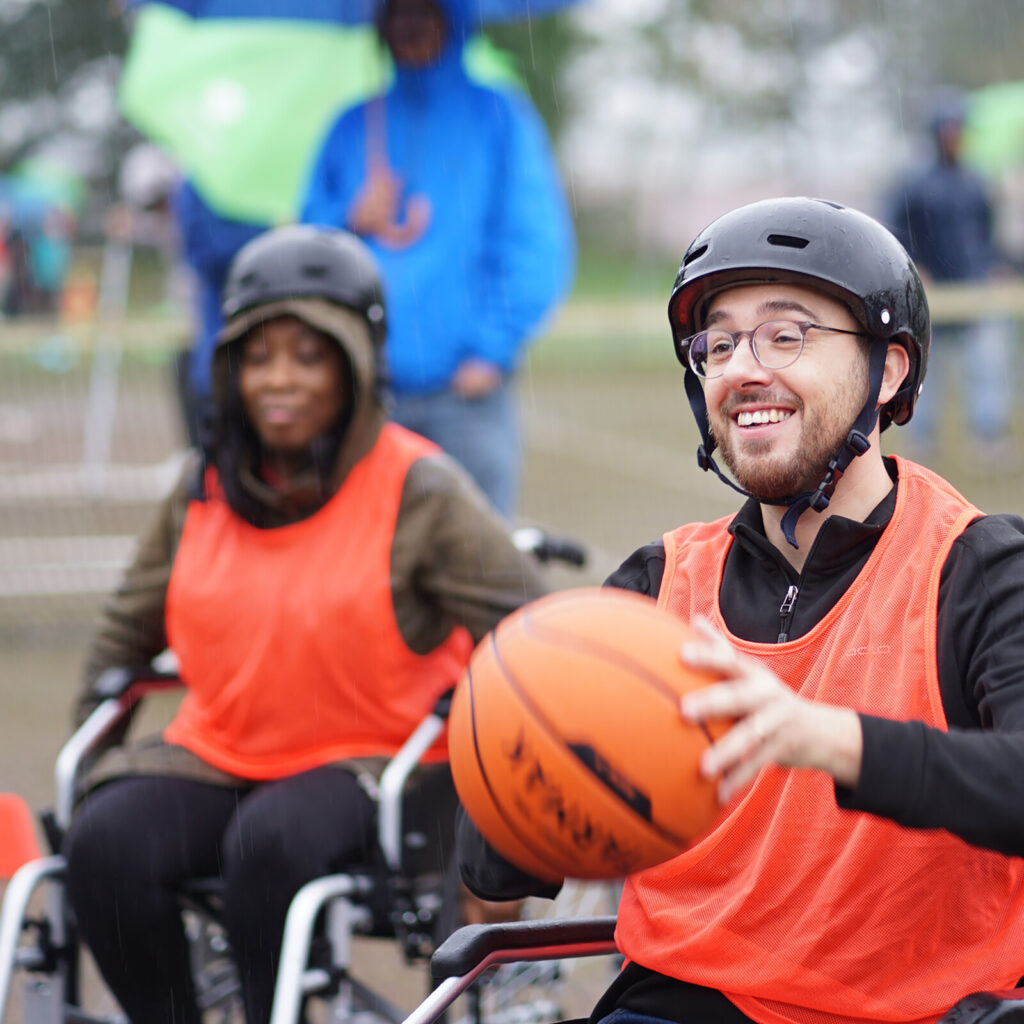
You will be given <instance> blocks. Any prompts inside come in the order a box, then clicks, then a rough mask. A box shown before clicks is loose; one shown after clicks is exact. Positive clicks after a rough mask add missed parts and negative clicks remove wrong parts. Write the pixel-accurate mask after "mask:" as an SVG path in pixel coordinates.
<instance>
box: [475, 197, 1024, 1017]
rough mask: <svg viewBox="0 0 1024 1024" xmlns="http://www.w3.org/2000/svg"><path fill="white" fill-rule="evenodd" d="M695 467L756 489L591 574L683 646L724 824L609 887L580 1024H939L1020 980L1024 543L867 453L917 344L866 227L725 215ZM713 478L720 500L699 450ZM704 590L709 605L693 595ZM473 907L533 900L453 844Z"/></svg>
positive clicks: (925, 337) (504, 867)
mask: <svg viewBox="0 0 1024 1024" xmlns="http://www.w3.org/2000/svg"><path fill="white" fill-rule="evenodd" d="M669 320H670V323H671V326H672V333H673V342H674V346H675V352H676V356H677V357H678V359H679V360H680V362H681V363H682V365H683V366H684V368H685V383H686V390H687V394H688V397H689V400H690V404H691V407H692V409H693V411H694V414H695V416H696V420H697V424H698V430H699V433H700V438H701V442H700V447H699V451H698V462H699V465H700V466H701V467H702V468H703V469H710V470H713V471H715V472H719V473H720V475H722V476H723V478H724V479H726V480H727V482H729V483H730V485H731V486H733V487H735V488H736V489H737V490H739V491H741V493H744V494H746V495H747V501H746V503H745V504H744V505H743V507H742V508H741V509H740V511H739V512H738V514H737V515H735V516H734V517H731V518H726V519H722V520H720V521H718V522H714V523H707V524H705V523H696V524H688V525H686V526H682V527H680V528H678V529H676V530H672V531H670V532H668V533H666V534H665V535H664V537H663V538H662V540H660V541H658V542H655V543H652V544H649V545H646V546H645V547H643V548H641V549H639V550H638V551H637V552H636V553H635V554H633V555H632V556H631V557H630V558H628V559H627V560H626V561H625V562H624V563H623V565H622V566H621V568H620V569H618V570H617V571H616V572H615V573H613V574H612V576H611V577H610V578H609V580H608V584H609V585H611V586H618V587H624V588H626V589H630V590H635V591H639V592H641V593H644V594H649V595H651V596H653V597H656V598H657V600H658V602H659V604H660V605H661V606H662V607H663V608H666V609H668V610H670V611H672V612H674V613H676V614H678V615H680V616H681V617H683V618H684V619H687V620H692V621H693V622H694V624H695V625H697V626H698V628H699V632H700V634H701V637H702V639H701V641H700V642H697V643H695V644H693V645H692V646H688V647H687V648H686V649H685V650H684V651H683V652H682V657H683V658H684V660H685V661H686V662H687V663H688V664H690V665H692V666H693V667H694V668H698V669H707V670H710V671H711V672H713V673H715V674H717V675H719V676H720V678H721V681H720V682H717V683H715V684H713V685H710V686H708V687H706V688H704V689H702V690H699V691H696V692H694V693H692V694H690V695H688V696H687V698H685V700H684V702H683V705H682V709H681V713H682V715H683V716H684V717H685V718H686V719H689V720H691V721H693V722H705V721H711V720H715V719H721V718H723V717H724V718H727V719H734V720H735V722H734V724H733V725H732V727H731V728H730V729H729V730H728V731H727V732H726V733H725V734H724V735H723V736H722V737H721V738H720V739H719V740H717V742H715V743H713V744H712V745H711V746H710V747H709V748H708V750H707V751H706V753H705V754H704V756H703V759H702V764H701V769H702V771H703V773H704V774H705V775H706V776H708V777H710V778H714V779H717V780H718V783H717V784H718V791H719V795H720V799H721V802H722V805H723V815H722V817H721V818H720V819H719V821H718V822H717V823H716V825H715V826H714V827H713V828H712V830H711V831H710V832H709V833H708V835H706V836H705V837H704V838H702V839H701V840H698V841H697V842H696V843H694V844H693V845H692V847H691V848H689V849H688V850H687V851H685V852H684V853H682V854H681V855H680V856H678V857H677V858H675V859H674V860H671V861H668V862H667V863H665V864H663V865H659V866H657V867H654V868H651V869H649V870H646V871H642V872H639V873H637V874H635V875H633V876H631V877H629V878H627V879H626V882H625V888H624V891H623V896H622V900H621V903H620V907H619V915H618V930H617V934H616V938H617V943H618V945H619V948H620V950H621V951H622V953H623V954H624V955H625V957H626V961H627V963H626V966H625V969H624V970H623V971H622V973H621V974H620V975H619V977H618V978H617V979H616V981H615V982H614V983H613V984H612V986H611V988H610V989H609V990H608V992H607V993H606V994H605V995H604V997H603V998H602V999H601V1001H600V1003H599V1005H598V1007H597V1009H596V1010H595V1012H594V1015H593V1018H592V1019H593V1020H594V1021H597V1020H601V1019H603V1018H609V1019H611V1018H610V1015H614V1018H615V1020H617V1021H628V1022H631V1024H637V1022H638V1021H641V1022H649V1021H654V1020H663V1021H664V1020H668V1021H677V1022H679V1024H707V1022H712V1021H713V1022H715V1024H730V1022H732V1024H736V1022H745V1021H756V1022H758V1024H769V1022H771V1024H835V1022H837V1021H863V1020H871V1021H892V1022H895V1021H904V1022H906V1021H926V1020H930V1021H934V1020H936V1019H937V1018H938V1017H939V1016H940V1015H941V1014H943V1013H944V1012H945V1011H947V1010H948V1009H949V1008H950V1007H951V1006H953V1005H954V1004H955V1003H957V1002H958V1001H959V1000H960V999H961V998H963V997H964V996H965V995H967V994H968V993H971V992H974V991H977V990H988V989H1007V988H1010V987H1011V986H1012V985H1014V984H1015V983H1017V982H1018V980H1019V979H1021V978H1022V976H1024V860H1021V857H1022V855H1024V815H1022V814H1021V813H1020V808H1021V806H1024V803H1022V802H1024V667H1022V666H1024V633H1022V631H1021V629H1020V623H1021V622H1022V621H1024V587H1022V582H1024V520H1021V519H1020V518H1019V517H1016V516H1008V515H994V516H986V515H984V514H983V513H981V512H980V511H979V510H978V509H976V508H974V507H973V506H972V505H971V504H970V502H968V501H967V500H966V499H965V498H963V497H962V496H961V495H959V494H958V493H956V492H955V491H954V490H953V488H952V487H951V486H950V485H949V484H948V483H946V482H945V481H943V480H942V479H941V478H939V477H938V476H936V475H935V474H933V473H931V472H930V471H928V470H926V469H924V468H923V467H921V466H918V465H915V464H913V463H911V462H908V461H906V460H903V459H898V458H886V457H883V455H882V453H881V450H880V447H879V435H880V433H881V431H882V430H883V429H884V428H885V427H888V426H889V425H891V424H893V423H895V424H902V423H905V422H906V421H907V420H908V419H909V418H910V417H911V415H912V414H913V410H914V403H915V401H916V398H917V395H918V391H919V388H920V384H921V381H922V379H923V377H924V373H925V367H926V364H927V359H928V349H929V317H928V307H927V304H926V301H925V297H924V292H923V289H922V287H921V282H920V280H919V278H918V274H917V271H916V270H915V268H914V265H913V263H912V262H911V260H910V258H909V257H908V256H907V254H906V252H905V251H904V250H903V248H902V247H901V246H900V245H899V243H898V242H897V241H896V240H895V238H893V236H892V235H891V234H889V232H888V231H887V230H886V229H885V228H883V227H882V226H881V225H880V224H878V223H877V222H875V221H874V220H872V219H871V218H869V217H867V216H865V215H864V214H861V213H858V212H857V211H854V210H851V209H847V208H844V207H842V206H839V205H837V204H834V203H829V202H823V201H820V200H812V199H804V198H785V199H772V200H766V201H763V202H759V203H754V204H751V205H749V206H744V207H741V208H740V209H738V210H734V211H732V212H731V213H728V214H726V215H725V216H723V217H721V218H720V219H718V220H717V221H715V222H714V223H713V224H711V225H710V226H709V227H708V228H706V229H705V230H704V231H703V232H701V234H700V235H699V236H698V237H697V238H696V240H695V241H694V242H693V244H692V245H691V246H690V248H689V249H688V250H687V252H686V255H685V256H684V258H683V261H682V265H681V266H680V269H679V274H678V277H677V278H676V283H675V287H674V289H673V292H672V296H671V299H670V301H669ZM716 451H719V452H721V457H722V461H723V462H724V463H725V465H726V466H727V467H728V468H729V470H731V473H732V476H731V477H726V475H725V472H724V470H721V469H719V467H718V465H717V463H716V461H715V452H716ZM709 581H712V582H710V583H709ZM460 861H461V864H462V871H463V877H464V879H465V880H466V882H467V883H468V884H469V885H470V887H471V888H472V889H474V890H476V891H477V892H478V893H480V894H486V895H489V896H491V897H492V898H493V897H497V896H501V895H504V896H506V897H511V896H521V895H523V894H524V893H527V892H535V893H544V892H547V893H548V894H550V891H551V890H550V887H547V888H545V887H544V886H543V885H541V884H539V883H537V882H534V881H531V880H530V879H529V878H528V877H527V876H525V875H523V874H522V873H521V872H520V871H518V869H516V868H515V867H514V866H512V865H510V864H508V863H507V862H505V861H503V860H502V859H501V858H500V857H498V856H497V855H496V854H495V853H494V851H492V850H490V849H489V847H487V845H486V843H485V841H484V840H483V838H482V837H481V836H480V834H479V833H478V832H477V831H476V829H475V827H474V826H473V825H472V824H471V823H470V822H469V821H468V819H465V818H463V819H462V820H461V821H460Z"/></svg>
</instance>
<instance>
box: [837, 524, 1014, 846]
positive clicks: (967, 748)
mask: <svg viewBox="0 0 1024 1024" xmlns="http://www.w3.org/2000/svg"><path fill="white" fill-rule="evenodd" d="M937 632H938V638H937V653H938V667H939V685H940V689H941V692H942V702H943V708H944V710H945V714H946V719H947V722H948V724H949V730H948V732H947V731H944V730H942V729H935V728H930V727H928V726H926V725H925V724H924V723H922V722H895V721H891V720H887V719H880V718H873V717H871V716H867V715H864V716H861V724H862V727H863V732H864V756H863V761H862V767H861V776H860V780H859V782H858V784H857V787H856V789H854V790H852V791H851V790H843V789H840V788H837V791H836V795H837V799H838V801H839V804H840V806H842V807H846V808H849V809H853V810H859V811H867V812H870V813H872V814H880V815H883V816H884V817H887V818H891V819H892V820H894V821H896V822H897V823H899V824H901V825H905V826H907V827H910V828H942V829H946V830H947V831H949V832H952V833H953V834H954V835H957V836H959V837H960V838H961V839H964V840H965V841H966V842H968V843H971V844H973V845H974V846H979V847H982V848H985V849H990V850H996V851H998V852H1000V853H1005V854H1009V855H1011V856H1024V813H1021V808H1022V807H1024V520H1022V519H1021V518H1019V517H1018V516H986V517H984V518H982V519H978V520H976V521H975V522H974V523H972V524H971V525H970V526H969V527H968V528H967V530H965V531H964V533H963V535H962V536H961V537H960V538H959V539H958V540H957V542H956V544H954V546H953V548H952V550H951V551H950V554H949V557H948V558H947V560H946V564H945V565H944V567H943V571H942V577H941V579H940V584H939V603H938V623H937Z"/></svg>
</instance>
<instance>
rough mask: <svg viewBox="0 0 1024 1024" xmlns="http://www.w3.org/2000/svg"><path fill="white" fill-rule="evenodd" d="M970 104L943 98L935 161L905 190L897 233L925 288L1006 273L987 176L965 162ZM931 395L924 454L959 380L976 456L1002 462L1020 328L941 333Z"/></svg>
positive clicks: (916, 432)
mask: <svg viewBox="0 0 1024 1024" xmlns="http://www.w3.org/2000/svg"><path fill="white" fill-rule="evenodd" d="M966 116H967V102H966V99H965V97H964V96H962V95H961V94H960V93H958V92H952V91H950V92H943V93H941V94H939V95H938V96H937V97H936V98H935V99H934V100H933V103H932V109H931V114H930V118H929V123H928V127H929V131H930V134H931V137H932V141H933V143H934V147H935V153H934V156H933V157H932V158H931V160H930V161H929V162H928V163H927V164H926V165H925V166H923V167H921V168H918V169H915V170H913V171H911V172H910V173H909V174H908V175H907V176H906V178H905V179H904V180H903V181H902V182H901V183H900V184H899V185H898V187H897V188H896V190H895V192H894V195H893V196H892V199H891V203H890V208H889V212H888V221H889V226H890V227H891V228H892V231H893V233H894V234H895V235H896V237H897V238H898V239H899V240H900V242H901V243H902V244H903V246H904V248H905V249H906V250H907V251H908V252H909V253H910V255H911V257H912V259H913V260H914V262H915V263H916V264H917V266H918V268H919V269H920V272H921V277H922V279H923V280H924V282H925V284H926V285H927V284H930V283H935V284H939V285H941V284H954V283H961V282H970V281H975V282H980V281H985V280H987V279H990V278H992V277H993V276H996V275H999V274H1001V273H1006V269H1005V268H1004V267H1003V266H1002V264H1001V262H1000V259H999V255H998V253H997V249H996V244H995V238H994V217H995V214H994V210H993V206H992V201H991V198H990V196H989V193H988V189H987V186H986V184H985V182H984V180H983V179H982V178H981V176H980V175H978V174H976V173H975V172H974V171H973V170H971V169H970V168H968V167H966V166H965V165H964V163H963V161H962V137H963V129H964V123H965V120H966ZM933 340H934V347H933V360H932V366H931V369H930V380H929V388H928V390H927V391H926V392H925V394H924V395H923V396H922V400H921V402H920V403H919V404H918V411H917V415H916V416H915V417H914V421H913V423H912V424H911V426H910V429H909V431H908V434H909V436H910V439H911V442H912V444H914V445H915V446H916V447H917V448H921V449H927V448H928V447H929V446H931V445H932V444H934V442H935V440H936V434H937V430H938V418H939V413H940V410H943V409H947V408H948V393H949V390H950V389H949V385H950V384H951V383H952V382H951V380H950V375H951V374H952V373H957V374H962V375H964V376H965V379H964V381H963V382H964V384H966V386H965V387H963V388H962V389H961V394H963V395H964V397H965V401H966V403H967V407H966V416H967V422H968V426H969V428H970V431H971V435H972V437H973V439H974V441H975V446H974V451H973V452H972V456H975V457H980V458H982V459H985V460H989V459H993V458H997V459H1000V460H1002V459H1003V457H1004V456H1005V455H1006V454H1007V452H1006V448H1007V446H1008V438H1007V435H1008V433H1009V429H1010V416H1011V412H1012V406H1013V379H1012V369H1011V359H1012V341H1013V339H1012V322H1010V321H1007V320H1006V319H1005V318H1004V317H996V316H988V317H984V316H983V317H982V318H979V319H976V320H972V321H969V322H963V323H937V324H935V325H934V327H933Z"/></svg>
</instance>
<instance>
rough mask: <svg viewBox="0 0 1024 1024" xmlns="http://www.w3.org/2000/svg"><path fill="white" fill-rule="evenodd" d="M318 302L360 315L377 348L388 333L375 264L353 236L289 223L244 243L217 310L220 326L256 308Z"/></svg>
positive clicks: (344, 232)
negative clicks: (220, 315)
mask: <svg viewBox="0 0 1024 1024" xmlns="http://www.w3.org/2000/svg"><path fill="white" fill-rule="evenodd" d="M307 298H308V299H322V300H324V301H326V302H332V303H334V304H336V305H339V306H345V307H347V308H348V309H351V310H353V311H354V312H355V313H357V314H359V316H361V317H362V318H363V319H364V320H365V321H366V325H367V327H368V328H369V331H370V338H371V339H372V341H373V343H374V346H375V347H376V348H377V349H378V350H379V349H380V348H381V347H382V346H383V344H384V338H385V335H386V333H387V329H386V324H385V316H384V290H383V287H382V284H381V278H380V272H379V270H378V269H377V262H376V260H375V259H374V258H373V255H372V254H371V252H370V250H369V249H368V248H367V247H366V246H365V245H364V244H363V243H362V242H361V241H360V240H359V239H358V238H356V236H355V235H353V234H351V233H349V232H348V231H342V230H341V229H339V228H327V227H318V226H314V225H312V224H290V225H288V226H286V227H281V228H275V229H273V230H271V231H267V232H265V233H264V234H262V235H259V236H258V237H257V238H254V239H253V240H252V241H251V242H249V243H248V244H247V245H245V246H244V247H243V248H242V249H241V250H240V251H239V253H238V255H237V256H236V257H235V259H234V262H233V263H232V264H231V271H230V273H229V274H228V279H227V283H226V284H225V286H224V295H223V304H222V306H221V312H222V313H223V316H224V321H225V323H229V322H230V321H231V320H232V319H233V318H234V317H237V316H238V315H239V314H241V313H245V312H247V311H248V310H250V309H254V308H255V307H257V306H265V305H268V304H269V303H272V302H281V301H284V300H288V299H307Z"/></svg>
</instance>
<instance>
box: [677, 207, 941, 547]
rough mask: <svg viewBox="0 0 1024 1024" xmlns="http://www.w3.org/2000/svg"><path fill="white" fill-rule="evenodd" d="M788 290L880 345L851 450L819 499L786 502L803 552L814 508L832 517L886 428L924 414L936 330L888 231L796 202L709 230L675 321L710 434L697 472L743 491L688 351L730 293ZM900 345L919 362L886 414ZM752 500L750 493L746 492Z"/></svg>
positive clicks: (686, 270)
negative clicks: (714, 306)
mask: <svg viewBox="0 0 1024 1024" xmlns="http://www.w3.org/2000/svg"><path fill="white" fill-rule="evenodd" d="M771 282H787V283H791V284H802V285H804V286H805V287H811V288H817V289H820V290H821V291H823V292H825V293H826V294H829V295H831V296H833V297H834V298H836V299H838V300H839V301H840V302H842V303H844V304H845V305H846V306H847V307H848V308H849V310H850V312H851V313H852V315H853V316H854V318H855V319H856V320H857V322H858V323H859V324H860V325H861V327H862V328H863V329H864V331H865V332H866V333H867V334H868V335H869V336H871V337H873V338H875V339H877V341H876V343H875V344H873V345H872V347H871V348H872V351H871V356H870V359H869V362H868V373H869V389H868V391H869V394H868V399H867V401H866V402H865V405H864V407H863V408H862V409H861V411H860V413H859V414H858V416H857V418H856V420H855V422H854V423H853V424H852V426H851V428H850V430H849V433H848V435H847V438H846V441H845V442H844V444H843V446H842V448H841V449H840V450H839V451H838V452H836V453H835V454H834V456H833V457H832V459H831V461H830V463H829V468H828V471H827V472H826V473H825V475H824V477H823V479H822V480H821V482H820V484H819V485H818V487H817V489H816V490H814V491H808V492H806V493H804V494H799V495H791V496H789V497H787V498H786V499H784V500H783V501H780V502H779V504H782V505H787V506H788V510H787V512H786V515H785V516H784V517H783V519H782V524H781V525H782V529H783V532H784V533H785V535H786V538H787V539H788V540H789V542H790V543H791V544H792V545H793V546H794V547H795V546H796V535H795V527H796V521H797V519H798V518H799V517H800V515H802V514H803V512H804V511H805V510H806V509H808V508H813V509H814V510H815V511H817V512H822V511H824V510H825V509H826V508H827V507H828V504H829V500H830V498H831V496H832V493H833V492H834V490H835V487H836V484H837V483H838V481H839V478H840V477H841V476H842V474H843V473H844V472H845V470H846V468H847V467H848V466H849V464H850V462H851V461H852V460H853V459H854V458H856V457H857V456H858V455H862V454H863V453H864V452H865V451H867V450H868V448H869V447H870V442H869V441H868V436H869V435H870V433H871V431H872V430H873V429H874V425H875V423H876V419H877V420H880V422H881V429H883V430H884V429H885V428H886V427H887V426H888V425H889V424H890V423H897V424H902V423H906V422H907V421H908V420H909V419H910V417H911V416H912V415H913V412H914V403H915V402H916V401H917V397H918V395H919V394H920V390H921V383H922V381H923V380H924V374H925V368H926V367H927V365H928V349H929V347H930V345H931V328H930V324H929V316H928V300H927V299H926V298H925V293H924V287H923V285H922V284H921V279H920V277H918V274H917V269H916V268H915V267H914V264H913V261H912V260H911V259H910V257H909V256H908V255H907V252H906V250H905V249H904V248H903V246H901V245H900V243H899V242H898V241H897V240H896V238H895V237H894V236H893V235H892V234H891V233H890V232H889V231H888V230H886V228H884V227H882V225H881V224H879V223H878V221H876V220H873V219H872V218H871V217H868V216H867V215H866V214H863V213H859V212H858V211H856V210H852V209H849V208H847V207H845V206H840V205H839V204H838V203H832V202H828V201H826V200H823V199H808V198H804V197H786V198H781V199H765V200H762V201H761V202H757V203H751V204H749V205H748V206H741V207H740V208H739V209H737V210H733V211H732V212H731V213H727V214H725V215H724V216H722V217H719V218H718V220H716V221H714V222H713V223H712V224H710V225H709V226H708V227H706V228H705V229H704V230H703V231H702V232H701V233H700V234H699V235H698V236H697V237H696V238H695V239H694V240H693V242H692V243H691V244H690V247H689V248H688V249H687V251H686V255H685V256H683V261H682V263H681V264H680V265H679V272H678V274H677V275H676V280H675V284H674V285H673V288H672V296H671V298H670V299H669V302H668V319H669V323H670V324H671V327H672V338H673V342H674V344H675V351H676V358H677V359H678V360H679V361H680V362H681V363H682V364H683V366H685V367H686V378H685V380H686V393H687V397H688V399H689V401H690V408H691V409H692V410H693V414H694V418H695V419H696V420H697V427H698V429H699V430H700V435H701V445H700V447H699V448H698V450H697V463H698V465H699V466H700V467H701V468H702V469H705V470H708V469H710V470H713V471H714V472H715V473H717V474H718V475H719V476H720V477H721V478H722V479H723V480H724V481H725V482H726V483H728V484H729V486H730V487H735V488H736V489H737V490H741V491H742V488H739V487H738V486H737V485H736V484H734V483H733V482H732V481H731V480H729V479H728V477H726V476H725V475H724V474H723V473H722V472H721V471H720V470H719V468H718V466H717V465H716V464H715V461H714V459H713V458H712V453H713V451H714V449H715V441H714V438H713V437H712V435H711V430H710V426H709V423H708V414H707V405H706V403H705V400H704V391H703V387H702V386H701V383H700V381H699V380H698V379H697V376H696V374H695V373H694V372H693V370H692V369H690V367H689V364H688V363H687V359H686V353H685V351H684V349H683V344H682V343H683V342H684V341H685V340H686V338H688V337H689V336H690V335H692V334H693V333H694V332H695V331H697V330H699V329H700V325H701V323H702V321H703V318H704V315H705V313H706V311H707V306H708V302H709V301H710V299H711V298H712V296H713V295H715V294H716V293H717V292H720V291H722V290H723V289H724V288H728V287H731V286H733V285H740V284H763V283H771ZM891 341H898V342H901V343H902V344H903V346H904V347H905V348H906V350H907V353H908V355H909V356H910V369H909V371H908V372H907V376H906V377H905V378H904V380H903V383H902V385H901V387H900V389H899V391H898V392H897V393H896V394H895V395H894V396H893V397H892V398H891V399H890V400H889V401H888V402H887V403H886V404H885V406H884V407H883V408H882V409H881V410H880V412H879V413H877V414H876V411H875V403H876V402H877V400H878V393H879V388H880V387H881V382H882V373H883V368H884V363H885V353H886V351H887V349H888V344H889V342H891ZM742 493H744V494H746V493H747V492H746V491H742Z"/></svg>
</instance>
